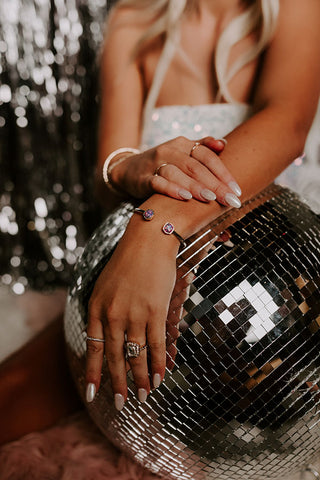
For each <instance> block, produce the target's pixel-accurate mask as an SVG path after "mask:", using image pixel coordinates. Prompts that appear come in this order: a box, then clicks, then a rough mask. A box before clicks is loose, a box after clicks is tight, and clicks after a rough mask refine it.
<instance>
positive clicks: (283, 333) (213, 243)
mask: <svg viewBox="0 0 320 480" xmlns="http://www.w3.org/2000/svg"><path fill="white" fill-rule="evenodd" d="M132 209H133V207H132V206H131V205H129V204H124V205H122V206H121V207H120V208H119V209H118V210H117V211H116V212H115V213H114V214H112V215H110V216H108V217H107V219H106V220H105V222H104V223H103V224H102V225H101V226H100V227H99V228H98V230H97V231H96V232H95V234H94V236H93V237H92V239H91V241H90V242H89V244H88V245H87V247H86V249H85V251H84V252H83V255H82V257H81V260H80V262H79V264H78V265H77V267H76V270H75V277H74V281H73V283H72V286H71V290H70V295H69V299H68V303H67V310H66V317H65V332H66V341H67V346H68V353H69V359H70V365H71V369H72V372H73V376H74V378H75V381H76V383H77V385H78V388H79V392H80V394H81V395H82V397H84V392H85V381H84V366H85V353H86V342H85V334H84V333H83V331H84V328H85V326H86V318H87V317H86V313H87V302H88V298H89V297H90V293H91V291H92V288H93V285H94V282H95V279H96V277H97V275H98V274H99V272H100V270H101V268H103V266H104V265H105V263H106V262H107V261H108V258H109V257H110V255H111V254H112V251H113V249H114V247H115V246H116V243H117V241H118V240H119V238H121V236H122V234H123V232H124V230H125V228H126V225H127V222H128V220H129V218H130V216H131V215H132ZM222 231H225V232H228V235H227V237H226V238H222V240H221V237H219V238H220V241H219V238H217V237H218V235H219V234H220V232H222ZM319 239H320V219H319V218H318V217H317V216H316V215H315V214H314V213H312V212H311V211H310V209H308V207H306V206H305V205H304V204H303V203H301V202H300V201H299V200H298V198H297V196H296V195H295V194H294V193H293V192H290V191H289V190H286V189H283V188H281V187H276V186H272V187H270V188H268V189H267V190H265V191H264V192H262V193H261V194H259V195H258V196H257V197H256V198H254V199H252V200H250V201H249V202H247V203H246V204H244V205H243V206H242V207H241V209H239V210H237V209H233V210H232V211H231V212H229V213H227V214H225V215H224V216H222V217H220V218H219V219H217V220H216V221H215V222H213V223H212V224H210V225H208V227H207V228H205V229H203V230H202V231H201V232H199V233H198V234H197V235H195V236H194V237H192V238H191V239H189V241H188V246H187V247H186V248H184V249H183V250H181V251H180V253H179V254H178V257H177V275H178V277H179V276H180V277H181V278H182V277H183V278H187V277H188V275H189V273H190V272H194V268H195V267H196V276H195V278H194V277H192V278H193V280H192V283H191V285H189V286H188V287H186V292H187V295H186V297H185V298H186V300H185V301H184V305H183V310H181V308H180V307H179V305H177V307H176V308H175V309H174V311H173V312H171V314H172V313H175V312H176V313H177V321H176V324H177V332H178V334H179V335H177V338H176V337H175V336H174V335H173V333H172V328H171V329H170V335H169V334H167V344H170V343H175V342H176V355H175V356H174V357H169V356H168V358H167V370H166V375H165V379H164V381H163V383H162V384H161V385H160V387H159V388H158V389H156V390H154V391H152V392H151V394H150V395H149V397H148V399H147V401H146V402H145V403H140V402H139V401H138V400H137V396H136V390H135V387H134V384H133V382H132V379H131V377H130V375H129V379H128V381H129V398H128V401H127V402H126V404H125V406H124V408H123V410H122V411H121V412H118V411H116V409H115V407H114V402H113V395H112V391H111V388H110V384H109V381H108V376H107V373H106V371H105V367H104V373H103V377H102V384H101V388H100V391H99V393H98V394H97V396H96V398H95V400H94V401H93V402H92V403H90V404H88V410H89V413H90V415H91V416H92V418H93V419H94V421H95V422H96V424H97V425H98V426H99V427H100V429H101V430H102V431H103V432H104V433H105V435H106V436H107V437H108V438H109V439H110V440H112V441H113V442H114V443H115V444H116V445H117V446H119V447H120V448H121V449H123V450H124V451H126V452H127V453H128V454H130V455H131V456H132V457H133V458H135V459H136V460H137V461H138V462H140V463H141V464H143V465H145V466H146V467H147V468H149V469H150V470H151V471H153V472H155V473H157V474H159V475H160V476H163V477H165V478H168V479H179V480H187V479H190V480H191V479H192V480H204V479H208V480H209V479H210V480H211V479H212V480H240V479H242V480H266V479H272V478H273V479H281V480H282V479H285V478H290V475H292V474H293V472H297V471H298V470H299V469H300V468H302V467H303V466H304V465H305V464H306V463H307V462H308V461H309V460H310V459H311V458H312V457H313V456H314V455H315V454H316V452H317V450H318V449H319V447H320V430H319V429H320V417H319V407H320V396H319V381H320V359H319V347H320V302H319V294H320V277H319V271H320V256H319V251H320V240H319ZM189 283H190V282H189ZM176 298H181V292H179V291H177V297H176ZM169 315H170V309H169ZM169 315H168V318H169ZM181 315H182V316H181ZM171 327H172V323H171Z"/></svg>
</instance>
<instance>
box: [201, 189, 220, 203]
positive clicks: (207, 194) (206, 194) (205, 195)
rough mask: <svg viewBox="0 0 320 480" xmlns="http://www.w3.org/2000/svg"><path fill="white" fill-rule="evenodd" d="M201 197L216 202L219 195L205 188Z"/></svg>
mask: <svg viewBox="0 0 320 480" xmlns="http://www.w3.org/2000/svg"><path fill="white" fill-rule="evenodd" d="M200 195H201V197H202V198H204V199H205V200H208V201H210V200H215V199H216V198H217V195H216V194H215V193H213V192H211V190H208V189H207V188H205V189H204V190H201V192H200Z"/></svg>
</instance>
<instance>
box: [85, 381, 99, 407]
mask: <svg viewBox="0 0 320 480" xmlns="http://www.w3.org/2000/svg"><path fill="white" fill-rule="evenodd" d="M96 391H97V389H96V386H95V384H94V383H88V385H87V390H86V400H87V402H88V403H91V402H92V401H93V399H94V397H95V396H96Z"/></svg>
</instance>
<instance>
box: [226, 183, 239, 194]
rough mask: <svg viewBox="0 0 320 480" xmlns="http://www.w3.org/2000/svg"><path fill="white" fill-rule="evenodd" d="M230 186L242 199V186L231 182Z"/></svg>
mask: <svg viewBox="0 0 320 480" xmlns="http://www.w3.org/2000/svg"><path fill="white" fill-rule="evenodd" d="M228 186H229V187H230V188H231V190H232V191H233V192H234V193H235V194H236V195H238V197H240V195H241V194H242V191H241V188H240V185H238V184H237V182H229V183H228Z"/></svg>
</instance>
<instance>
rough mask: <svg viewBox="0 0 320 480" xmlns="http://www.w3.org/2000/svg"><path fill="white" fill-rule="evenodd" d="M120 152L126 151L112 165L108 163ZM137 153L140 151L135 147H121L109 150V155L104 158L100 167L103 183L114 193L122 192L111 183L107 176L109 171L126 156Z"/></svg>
mask: <svg viewBox="0 0 320 480" xmlns="http://www.w3.org/2000/svg"><path fill="white" fill-rule="evenodd" d="M120 153H126V154H127V155H123V156H122V157H120V158H119V159H118V160H117V161H115V162H114V163H113V164H112V165H110V162H111V160H113V159H114V157H116V156H117V155H119V154H120ZM138 153H141V152H140V150H138V149H137V148H130V147H123V148H118V149H117V150H114V152H111V153H110V155H108V156H107V158H106V159H105V161H104V164H103V168H102V176H103V180H104V182H105V184H106V185H107V186H108V187H109V188H110V190H112V191H113V192H114V193H117V194H118V195H119V194H121V193H122V192H120V191H118V190H117V189H116V188H114V187H113V186H112V185H111V183H110V178H109V175H110V173H111V172H112V170H113V169H114V167H116V166H117V165H119V163H121V162H123V161H124V160H125V159H126V158H128V157H130V156H131V155H136V154H138ZM109 165H110V167H109Z"/></svg>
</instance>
